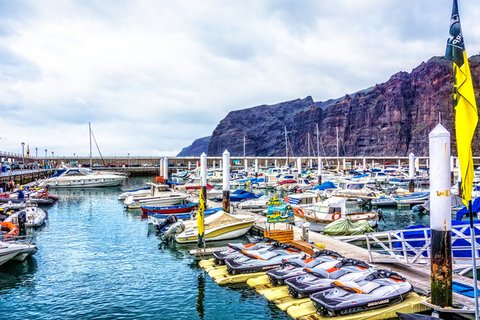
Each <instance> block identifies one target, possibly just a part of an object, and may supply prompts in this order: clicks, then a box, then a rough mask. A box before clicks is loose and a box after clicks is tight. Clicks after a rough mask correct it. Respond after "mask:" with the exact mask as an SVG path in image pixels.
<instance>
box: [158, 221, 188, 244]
mask: <svg viewBox="0 0 480 320" xmlns="http://www.w3.org/2000/svg"><path fill="white" fill-rule="evenodd" d="M183 230H185V225H184V224H183V222H182V221H177V222H175V223H174V224H172V225H171V226H170V227H169V228H168V229H167V230H165V231H164V232H163V234H162V236H161V238H162V241H169V240H173V239H174V238H175V235H176V234H180V233H182V232H183Z"/></svg>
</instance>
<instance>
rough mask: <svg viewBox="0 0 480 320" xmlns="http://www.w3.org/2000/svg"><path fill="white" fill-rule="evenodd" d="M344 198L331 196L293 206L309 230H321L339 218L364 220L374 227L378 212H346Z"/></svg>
mask: <svg viewBox="0 0 480 320" xmlns="http://www.w3.org/2000/svg"><path fill="white" fill-rule="evenodd" d="M346 201H347V199H346V198H343V197H331V198H328V199H325V200H323V201H322V202H318V203H315V204H313V205H311V206H309V207H303V208H298V207H295V206H294V207H293V208H294V209H293V210H294V212H295V215H296V216H297V217H299V218H303V219H305V220H306V221H308V222H310V230H312V231H316V232H321V231H322V230H323V228H324V227H325V226H326V225H327V224H329V223H331V222H333V221H336V220H338V219H340V218H345V219H349V220H351V221H353V222H356V221H359V220H366V221H368V223H369V224H370V226H372V227H375V226H377V224H378V220H379V218H380V216H379V213H378V212H347V209H346Z"/></svg>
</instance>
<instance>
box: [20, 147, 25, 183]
mask: <svg viewBox="0 0 480 320" xmlns="http://www.w3.org/2000/svg"><path fill="white" fill-rule="evenodd" d="M24 166H25V142H22V166H21V167H20V169H21V170H22V171H20V173H21V178H20V180H21V183H23V167H24Z"/></svg>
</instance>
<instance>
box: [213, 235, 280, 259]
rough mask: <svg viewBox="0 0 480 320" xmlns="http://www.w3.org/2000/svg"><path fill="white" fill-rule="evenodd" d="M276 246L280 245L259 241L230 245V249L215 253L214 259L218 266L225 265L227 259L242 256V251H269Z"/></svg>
mask: <svg viewBox="0 0 480 320" xmlns="http://www.w3.org/2000/svg"><path fill="white" fill-rule="evenodd" d="M274 245H280V244H279V243H278V242H273V241H268V240H264V241H259V242H256V243H247V244H243V243H228V244H227V246H228V248H227V249H225V250H221V251H215V252H214V253H213V258H214V259H215V264H216V265H223V264H225V259H227V258H233V257H235V256H238V255H242V250H247V251H248V250H251V251H252V250H262V249H263V250H268V249H269V248H271V247H272V246H274Z"/></svg>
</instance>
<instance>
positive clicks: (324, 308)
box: [310, 270, 413, 317]
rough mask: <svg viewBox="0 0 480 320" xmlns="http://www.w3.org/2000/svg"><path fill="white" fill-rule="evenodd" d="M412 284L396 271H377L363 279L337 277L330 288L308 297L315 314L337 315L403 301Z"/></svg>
mask: <svg viewBox="0 0 480 320" xmlns="http://www.w3.org/2000/svg"><path fill="white" fill-rule="evenodd" d="M412 289H413V287H412V285H411V284H410V283H409V282H408V281H407V280H406V279H405V278H403V277H402V276H400V275H399V274H398V273H395V272H391V271H388V270H377V271H375V272H373V273H372V274H370V275H369V276H367V277H366V278H365V279H360V280H357V281H349V280H348V279H340V278H339V279H337V280H335V281H333V282H332V287H331V288H329V289H327V290H324V291H320V292H317V293H314V294H312V295H311V296H310V298H311V300H312V302H313V304H314V306H315V308H316V309H317V313H318V314H320V315H322V316H332V317H333V316H339V315H347V314H352V313H356V312H361V311H366V310H370V309H376V308H381V307H384V306H387V305H391V304H395V303H398V302H401V301H403V299H404V298H405V297H406V296H407V294H408V293H410V292H411V291H412Z"/></svg>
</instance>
